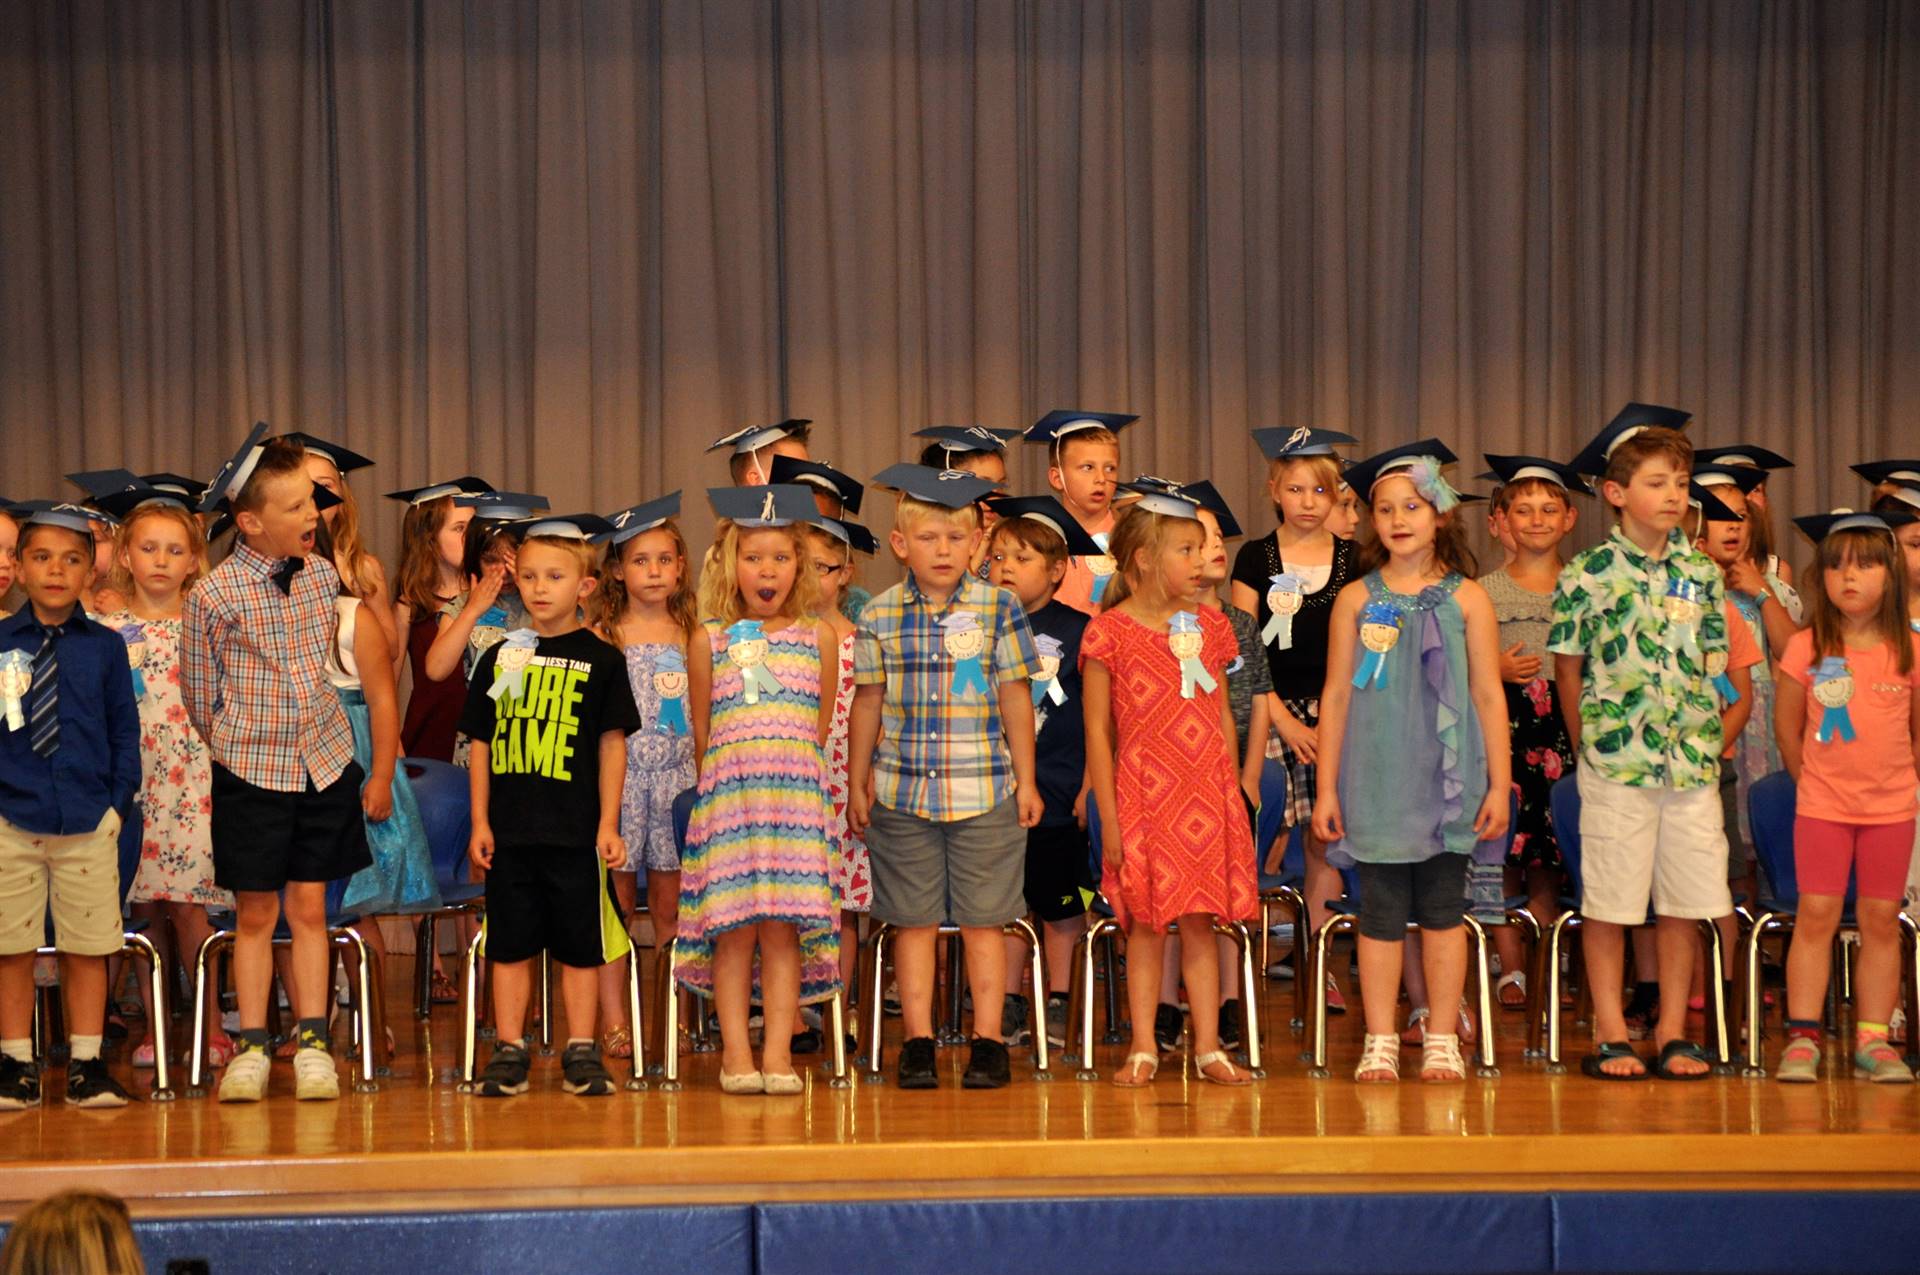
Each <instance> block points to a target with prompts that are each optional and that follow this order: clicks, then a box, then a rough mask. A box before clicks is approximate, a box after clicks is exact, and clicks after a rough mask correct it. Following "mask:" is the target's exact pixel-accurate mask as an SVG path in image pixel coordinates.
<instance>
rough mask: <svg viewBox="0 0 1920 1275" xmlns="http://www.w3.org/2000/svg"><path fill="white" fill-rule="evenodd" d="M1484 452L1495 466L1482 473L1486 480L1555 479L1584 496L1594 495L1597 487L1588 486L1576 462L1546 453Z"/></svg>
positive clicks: (1504, 482)
mask: <svg viewBox="0 0 1920 1275" xmlns="http://www.w3.org/2000/svg"><path fill="white" fill-rule="evenodd" d="M1480 455H1481V456H1482V457H1483V458H1485V460H1486V462H1487V464H1488V465H1490V466H1492V468H1491V469H1489V470H1488V471H1487V472H1486V473H1484V474H1482V475H1480V477H1481V478H1482V479H1483V480H1487V481H1491V482H1497V483H1500V484H1502V485H1505V484H1507V483H1517V482H1521V481H1524V480H1525V479H1529V478H1537V479H1539V480H1540V481H1541V482H1543V483H1552V484H1554V485H1555V486H1556V487H1564V488H1566V489H1567V490H1568V491H1571V492H1577V493H1578V494H1580V495H1582V496H1591V495H1593V488H1591V487H1589V486H1587V484H1586V483H1585V482H1584V481H1583V480H1582V479H1581V477H1580V475H1579V474H1578V473H1576V472H1575V471H1574V468H1573V466H1572V465H1563V464H1561V463H1560V462H1559V461H1557V460H1547V459H1546V458H1545V457H1542V456H1502V455H1498V454H1496V453H1494V452H1482V453H1480Z"/></svg>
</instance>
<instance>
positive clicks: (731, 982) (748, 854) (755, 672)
mask: <svg viewBox="0 0 1920 1275" xmlns="http://www.w3.org/2000/svg"><path fill="white" fill-rule="evenodd" d="M789 490H796V491H799V496H800V500H801V502H803V503H802V506H801V507H798V508H788V507H787V505H788V503H789V502H787V501H785V500H776V496H775V494H774V493H785V492H787V491H789ZM745 498H750V501H751V506H752V507H753V508H754V509H755V510H757V511H758V513H759V514H760V515H761V516H759V517H755V518H750V519H749V518H741V519H740V520H738V521H735V520H732V519H729V518H727V517H726V515H727V514H728V513H729V512H734V511H735V505H734V503H733V501H734V500H739V499H745ZM715 504H716V509H717V512H719V513H721V514H722V516H723V517H722V521H721V523H720V525H719V537H718V541H717V543H716V545H715V551H714V552H713V553H712V554H711V555H710V556H709V558H708V560H707V566H706V569H705V571H704V572H703V574H702V577H701V581H700V613H701V617H702V620H701V631H700V633H699V634H698V635H697V636H696V638H695V640H694V642H693V646H692V652H691V653H690V658H699V659H704V660H707V661H709V662H710V667H711V669H712V672H713V676H712V689H711V693H710V694H709V695H708V696H707V697H705V698H704V699H700V700H698V701H696V702H695V703H694V705H693V711H694V715H695V722H694V735H695V737H696V738H704V739H705V740H706V741H707V742H706V748H705V750H704V752H703V754H702V756H701V758H700V766H699V769H700V776H699V784H698V796H697V798H696V800H695V804H694V808H693V817H692V821H691V823H690V824H689V826H688V829H687V844H686V851H685V854H684V855H683V856H682V859H681V864H680V929H679V933H678V934H677V935H676V936H675V939H674V972H675V976H676V977H677V978H678V979H679V981H680V982H681V983H682V984H683V985H684V986H686V987H687V988H689V989H690V990H692V991H693V992H694V993H696V994H698V995H702V996H712V997H713V999H714V1003H715V1008H716V1010H717V1012H718V1014H719V1018H720V1044H721V1051H722V1052H721V1058H720V1087H721V1089H723V1090H724V1091H726V1092H727V1093H775V1094H787V1093H799V1092H801V1091H802V1089H803V1088H804V1085H803V1083H802V1081H801V1079H800V1077H799V1076H798V1075H797V1074H795V1072H794V1069H793V1060H792V1051H791V1048H790V1045H791V1040H792V1036H793V1032H794V1026H795V1020H796V1019H797V1018H798V1016H799V1007H800V1006H801V1005H802V1004H805V1003H810V1002H815V1001H822V1000H826V999H828V998H830V997H832V996H833V994H834V993H835V992H836V991H838V990H839V987H840V944H839V921H840V917H839V909H838V907H837V905H836V903H835V899H834V891H833V874H834V870H835V865H834V862H833V859H834V839H833V835H832V817H833V812H832V807H831V805H830V803H829V800H828V796H827V787H826V772H825V762H824V752H823V745H824V743H825V740H826V737H827V731H828V727H829V725H830V724H831V720H832V709H833V703H834V698H835V693H836V691H837V689H838V682H839V676H840V670H839V665H838V663H837V662H833V663H828V664H825V665H823V664H822V661H821V652H822V651H823V650H825V651H833V650H834V647H835V643H834V637H833V630H832V629H831V628H829V627H828V625H827V624H826V623H825V622H823V621H822V620H821V619H820V618H819V597H820V592H819V586H818V583H817V579H816V577H815V575H814V572H813V570H812V567H811V565H810V562H809V558H808V554H807V544H806V538H805V536H804V534H803V527H802V526H801V524H802V523H803V522H811V521H813V520H814V518H815V517H817V515H816V514H815V513H814V509H813V502H812V500H811V498H809V497H807V496H806V495H805V492H804V490H801V489H788V488H777V489H768V488H736V489H730V490H726V491H722V492H718V493H716V499H715ZM756 948H757V949H758V954H759V963H758V966H757V968H756V965H755V962H754V956H755V950H756ZM756 976H757V979H758V983H759V999H760V1003H761V1009H762V1013H763V1014H764V1016H765V1024H764V1027H763V1042H764V1043H763V1046H762V1057H761V1066H760V1067H759V1068H756V1067H755V1066H754V1065H753V1051H752V1045H751V1042H750V1041H749V1039H748V1035H747V1017H748V1013H749V1009H750V1006H751V1004H752V1001H753V999H754V984H755V980H756Z"/></svg>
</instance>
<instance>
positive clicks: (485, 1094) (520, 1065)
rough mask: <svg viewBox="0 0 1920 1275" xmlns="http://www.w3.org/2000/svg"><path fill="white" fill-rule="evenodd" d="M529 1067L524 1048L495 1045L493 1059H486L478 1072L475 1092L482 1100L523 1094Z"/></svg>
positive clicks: (525, 1089) (525, 1088)
mask: <svg viewBox="0 0 1920 1275" xmlns="http://www.w3.org/2000/svg"><path fill="white" fill-rule="evenodd" d="M530 1065H531V1064H530V1060H529V1059H528V1058H527V1051H526V1048H525V1047H524V1046H521V1045H496V1046H494V1050H493V1057H491V1058H489V1059H487V1065H486V1067H485V1068H484V1069H482V1070H481V1072H480V1087H479V1088H478V1089H477V1090H475V1092H476V1093H478V1094H479V1095H480V1096H481V1097H482V1098H510V1097H512V1096H513V1095H514V1094H522V1093H525V1092H526V1091H527V1069H528V1067H529V1066H530Z"/></svg>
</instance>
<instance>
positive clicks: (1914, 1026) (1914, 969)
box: [1897, 911, 1920, 1067]
mask: <svg viewBox="0 0 1920 1275" xmlns="http://www.w3.org/2000/svg"><path fill="white" fill-rule="evenodd" d="M1897 920H1898V922H1899V925H1900V947H1901V951H1902V954H1903V955H1904V956H1905V957H1906V968H1905V969H1904V970H1903V971H1902V972H1903V974H1904V977H1902V978H1901V980H1900V981H1901V982H1902V983H1903V984H1905V989H1906V990H1905V992H1904V994H1903V995H1902V996H1901V998H1900V999H1901V1000H1902V1001H1903V1002H1905V1004H1906V1007H1907V1056H1906V1063H1907V1066H1909V1067H1920V920H1916V919H1915V917H1914V915H1913V914H1912V913H1911V912H1906V911H1902V912H1901V913H1900V914H1899V916H1898V918H1897Z"/></svg>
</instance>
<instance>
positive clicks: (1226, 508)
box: [1127, 474, 1245, 540]
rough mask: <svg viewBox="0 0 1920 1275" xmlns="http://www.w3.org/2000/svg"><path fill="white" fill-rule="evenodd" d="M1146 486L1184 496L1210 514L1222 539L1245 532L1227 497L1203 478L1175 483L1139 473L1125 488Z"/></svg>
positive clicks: (1130, 489)
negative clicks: (1217, 526)
mask: <svg viewBox="0 0 1920 1275" xmlns="http://www.w3.org/2000/svg"><path fill="white" fill-rule="evenodd" d="M1147 487H1155V488H1158V489H1159V490H1161V491H1164V492H1170V493H1172V494H1173V495H1175V496H1184V497H1186V498H1187V499H1188V500H1191V501H1193V502H1194V503H1195V504H1197V505H1199V506H1200V507H1201V508H1202V509H1204V510H1206V511H1207V512H1208V513H1210V514H1212V515H1213V517H1214V520H1215V521H1216V522H1218V523H1219V524H1220V538H1221V539H1222V540H1232V539H1233V538H1234V537H1236V536H1240V535H1244V534H1245V533H1244V532H1243V531H1242V530H1241V529H1240V521H1239V519H1237V518H1235V517H1234V516H1233V507H1232V506H1231V505H1229V504H1227V498H1226V497H1225V496H1222V495H1221V494H1220V489H1219V488H1218V487H1215V486H1214V485H1213V484H1212V483H1210V482H1208V481H1207V480H1206V479H1204V478H1202V479H1200V480H1199V481H1197V482H1191V483H1177V482H1174V481H1173V480H1172V479H1171V478H1160V477H1157V476H1155V475H1153V474H1141V475H1140V476H1139V477H1138V478H1135V479H1134V480H1133V482H1132V483H1131V484H1129V485H1128V487H1127V489H1128V490H1129V491H1139V490H1141V489H1143V488H1147Z"/></svg>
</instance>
